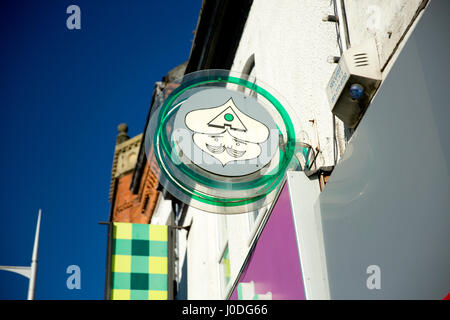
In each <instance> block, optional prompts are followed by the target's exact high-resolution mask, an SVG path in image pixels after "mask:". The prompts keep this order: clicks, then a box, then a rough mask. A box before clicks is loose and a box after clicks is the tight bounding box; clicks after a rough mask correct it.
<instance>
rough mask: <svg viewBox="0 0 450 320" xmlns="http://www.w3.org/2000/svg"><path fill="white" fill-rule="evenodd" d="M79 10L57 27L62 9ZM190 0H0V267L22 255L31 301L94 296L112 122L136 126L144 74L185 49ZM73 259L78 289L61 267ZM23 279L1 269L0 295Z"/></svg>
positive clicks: (12, 293)
mask: <svg viewBox="0 0 450 320" xmlns="http://www.w3.org/2000/svg"><path fill="white" fill-rule="evenodd" d="M71 4H76V5H78V6H79V7H80V9H81V30H68V29H67V28H66V19H67V17H68V16H69V15H68V14H67V13H66V8H67V7H68V6H69V5H71ZM200 6H201V0H190V1H182V0H179V1H170V2H169V3H167V2H164V1H151V0H148V1H144V0H142V1H137V0H134V1H125V0H120V1H119V0H115V1H105V0H95V1H94V0H89V1H87V0H86V1H81V0H71V1H64V0H58V1H32V0H28V1H25V0H6V1H0V112H1V126H2V135H1V136H2V141H1V148H2V151H1V157H0V168H2V175H1V178H0V192H1V193H0V199H1V204H2V208H1V213H0V214H1V220H0V221H1V222H0V265H29V264H30V260H31V252H32V246H33V239H34V231H35V225H36V219H37V213H38V209H39V208H42V210H43V216H42V223H41V238H40V250H39V267H38V276H37V284H36V299H103V294H104V279H105V259H106V229H107V228H106V226H104V225H99V224H98V222H99V221H105V220H107V219H108V214H109V206H110V205H109V202H108V192H109V180H110V175H111V165H112V159H113V151H114V144H115V137H116V134H117V129H116V128H117V125H118V124H119V123H121V122H126V123H127V124H128V126H129V128H130V130H129V135H130V136H134V135H136V134H139V133H140V132H142V131H143V129H144V125H145V119H146V115H147V111H148V107H149V103H150V99H151V94H152V90H153V84H154V82H155V81H159V80H161V78H162V76H164V75H165V74H166V73H167V71H169V70H170V69H172V68H173V67H175V66H177V65H178V64H181V63H183V62H184V61H186V60H187V59H188V57H189V52H190V48H191V44H192V42H191V41H192V39H193V36H194V35H193V31H194V30H195V27H196V23H197V19H198V14H199V11H200ZM72 264H75V265H78V266H80V268H81V289H80V290H69V289H67V287H66V279H67V277H68V276H69V275H68V274H66V268H67V266H69V265H72ZM27 288H28V280H27V279H26V278H24V277H22V276H19V275H16V274H13V273H9V272H5V271H0V299H26V293H27Z"/></svg>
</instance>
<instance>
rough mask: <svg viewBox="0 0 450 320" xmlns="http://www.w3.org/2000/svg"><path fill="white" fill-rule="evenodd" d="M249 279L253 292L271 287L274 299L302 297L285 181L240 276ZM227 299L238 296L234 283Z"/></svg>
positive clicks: (299, 271)
mask: <svg viewBox="0 0 450 320" xmlns="http://www.w3.org/2000/svg"><path fill="white" fill-rule="evenodd" d="M250 281H253V282H254V284H255V293H256V294H265V293H267V292H269V291H270V292H272V299H273V300H282V299H284V300H305V290H304V288H303V280H302V273H301V268H300V259H299V256H298V249H297V239H296V237H295V229H294V222H293V219H292V213H291V204H290V202H289V192H288V186H287V183H286V184H285V185H284V187H283V190H282V191H281V193H280V196H279V198H278V200H277V202H276V204H275V206H274V208H273V211H272V213H271V215H270V217H269V220H268V221H267V224H266V226H265V227H264V230H263V231H262V233H261V236H260V238H259V240H258V242H257V244H256V246H255V249H254V250H253V252H252V254H251V257H250V259H249V260H248V261H247V265H246V266H245V268H244V271H243V272H242V274H241V276H240V278H239V283H241V282H250ZM230 299H231V300H237V299H238V294H237V287H235V288H234V290H233V293H232V295H231V297H230Z"/></svg>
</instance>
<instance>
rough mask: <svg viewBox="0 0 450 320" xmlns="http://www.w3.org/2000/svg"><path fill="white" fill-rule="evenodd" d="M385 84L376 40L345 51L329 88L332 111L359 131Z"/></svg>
mask: <svg viewBox="0 0 450 320" xmlns="http://www.w3.org/2000/svg"><path fill="white" fill-rule="evenodd" d="M380 83H381V71H380V64H379V60H378V52H377V47H376V44H375V41H374V40H370V41H367V42H364V43H363V44H361V45H358V46H355V47H352V48H350V49H348V50H347V51H345V52H344V53H343V55H342V57H341V58H340V60H339V64H338V65H337V67H336V70H335V71H334V72H333V74H332V76H331V79H330V81H329V82H328V85H327V89H326V91H327V96H328V102H329V103H330V107H331V112H332V113H333V114H334V115H336V116H337V117H338V118H339V119H341V120H342V121H343V122H344V123H345V124H346V125H347V126H348V127H350V128H355V127H356V126H357V124H358V123H359V121H360V120H361V117H362V116H363V114H364V112H365V111H366V109H367V107H368V105H369V103H370V101H371V99H372V98H373V96H374V94H375V92H376V90H377V88H378V87H379V86H380Z"/></svg>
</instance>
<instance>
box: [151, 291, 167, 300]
mask: <svg viewBox="0 0 450 320" xmlns="http://www.w3.org/2000/svg"><path fill="white" fill-rule="evenodd" d="M167 298H168V295H167V291H158V290H149V292H148V300H167Z"/></svg>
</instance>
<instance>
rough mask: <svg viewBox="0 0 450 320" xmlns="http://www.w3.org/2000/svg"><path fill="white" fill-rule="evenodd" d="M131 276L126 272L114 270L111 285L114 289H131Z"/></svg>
mask: <svg viewBox="0 0 450 320" xmlns="http://www.w3.org/2000/svg"><path fill="white" fill-rule="evenodd" d="M130 280H131V277H130V274H129V273H126V272H113V273H112V277H111V282H112V283H111V286H112V288H113V289H130V285H131V282H130Z"/></svg>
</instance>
